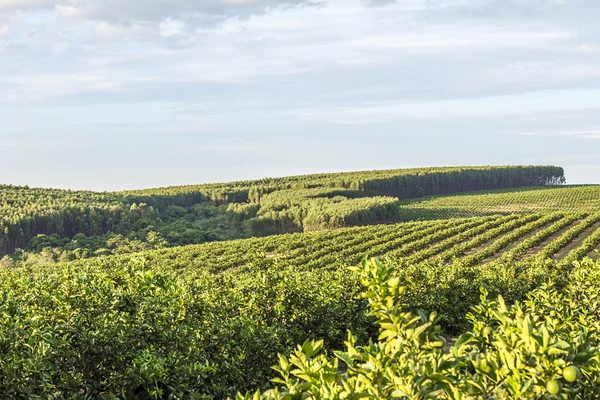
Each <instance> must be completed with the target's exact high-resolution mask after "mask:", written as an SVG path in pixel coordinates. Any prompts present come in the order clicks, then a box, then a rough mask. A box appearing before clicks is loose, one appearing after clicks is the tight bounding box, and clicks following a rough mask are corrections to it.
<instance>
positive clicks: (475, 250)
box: [459, 220, 537, 258]
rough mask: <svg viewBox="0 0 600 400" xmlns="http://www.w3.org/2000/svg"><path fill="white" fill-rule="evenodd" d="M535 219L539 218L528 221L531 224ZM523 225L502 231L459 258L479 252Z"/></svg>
mask: <svg viewBox="0 0 600 400" xmlns="http://www.w3.org/2000/svg"><path fill="white" fill-rule="evenodd" d="M535 221H537V220H534V221H529V222H527V223H528V224H529V223H532V222H535ZM522 226H523V225H520V226H519V225H517V226H515V227H513V228H512V229H510V230H509V231H506V232H503V233H500V234H498V235H496V236H494V237H493V238H490V239H489V240H488V241H486V242H484V243H482V244H480V245H478V246H476V247H472V248H470V249H469V250H467V251H465V252H464V253H463V254H462V255H460V257H459V258H463V257H469V256H471V255H473V254H475V253H478V252H479V251H481V250H483V249H485V248H486V247H488V246H489V245H490V244H492V243H494V242H495V241H496V240H498V239H499V238H501V237H502V236H505V235H509V234H510V233H511V232H512V231H514V230H515V229H519V228H520V227H522Z"/></svg>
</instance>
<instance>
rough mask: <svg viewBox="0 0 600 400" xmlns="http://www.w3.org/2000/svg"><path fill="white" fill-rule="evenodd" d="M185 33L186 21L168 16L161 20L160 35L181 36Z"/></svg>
mask: <svg viewBox="0 0 600 400" xmlns="http://www.w3.org/2000/svg"><path fill="white" fill-rule="evenodd" d="M184 34H185V22H183V21H180V20H177V19H172V18H167V19H165V20H163V21H161V22H160V35H161V36H162V37H167V38H168V37H172V36H181V35H184Z"/></svg>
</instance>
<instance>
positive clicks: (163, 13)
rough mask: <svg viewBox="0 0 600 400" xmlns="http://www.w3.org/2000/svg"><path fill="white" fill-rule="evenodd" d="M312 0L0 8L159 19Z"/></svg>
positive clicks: (31, 0) (74, 1)
mask: <svg viewBox="0 0 600 400" xmlns="http://www.w3.org/2000/svg"><path fill="white" fill-rule="evenodd" d="M311 3H314V1H313V0H201V1H197V0H127V1H122V0H0V10H1V9H4V10H12V11H14V10H51V9H57V10H59V11H60V12H61V14H63V15H65V16H66V15H68V16H70V17H75V16H77V17H79V18H84V19H89V20H96V21H112V22H115V21H117V22H124V21H161V20H162V19H164V18H165V17H176V16H193V15H202V14H206V15H219V16H224V17H231V16H249V15H253V14H260V13H263V12H265V11H266V10H268V9H273V8H277V7H289V6H301V5H307V4H311Z"/></svg>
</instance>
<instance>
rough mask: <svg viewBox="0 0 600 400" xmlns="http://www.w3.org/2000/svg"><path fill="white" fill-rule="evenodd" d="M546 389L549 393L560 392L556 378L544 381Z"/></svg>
mask: <svg viewBox="0 0 600 400" xmlns="http://www.w3.org/2000/svg"><path fill="white" fill-rule="evenodd" d="M546 390H547V391H548V393H550V394H558V392H560V383H558V381H557V380H556V379H551V380H549V381H548V383H546Z"/></svg>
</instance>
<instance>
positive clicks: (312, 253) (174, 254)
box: [99, 213, 600, 274]
mask: <svg viewBox="0 0 600 400" xmlns="http://www.w3.org/2000/svg"><path fill="white" fill-rule="evenodd" d="M598 224H600V213H594V214H589V215H588V214H585V213H550V214H520V215H519V214H517V215H515V214H513V215H490V216H486V217H476V218H463V219H450V220H436V221H419V222H409V223H400V224H394V225H375V226H367V227H354V228H346V229H338V230H331V231H323V232H310V233H299V234H287V235H276V236H269V237H265V238H250V239H243V240H235V241H227V242H214V243H208V244H203V245H193V246H186V247H180V248H171V249H163V250H158V251H149V252H144V253H137V254H133V255H123V256H117V257H118V258H119V259H122V260H128V259H130V258H132V257H133V258H140V259H143V260H144V262H145V263H146V264H148V265H156V264H163V263H164V264H167V265H169V266H170V268H173V269H181V270H182V271H184V272H185V273H186V274H187V273H192V274H203V273H209V274H215V273H220V272H222V271H226V270H228V269H231V268H239V267H243V266H245V265H247V264H248V263H251V262H252V260H254V259H256V257H259V256H260V255H261V254H262V255H266V257H268V258H271V259H273V260H275V261H276V262H278V263H280V264H285V265H290V266H294V267H295V268H298V269H304V270H311V269H313V268H320V267H327V266H329V265H332V264H340V263H341V264H355V263H357V262H358V261H360V259H361V258H362V257H364V256H365V255H366V254H368V255H371V256H390V257H392V258H404V259H407V260H408V261H410V262H412V263H420V262H423V261H427V260H435V261H436V262H451V261H452V260H454V259H457V260H461V261H462V263H464V264H465V265H471V266H474V265H477V264H481V263H486V262H490V261H492V260H494V259H500V261H506V262H512V261H521V260H523V259H525V258H533V257H536V256H546V257H551V256H553V257H554V259H555V260H557V261H560V260H561V259H563V258H564V259H565V260H567V261H566V262H568V261H569V260H572V259H574V258H577V257H578V256H579V255H587V254H588V253H590V252H592V251H593V250H594V249H595V245H594V243H595V241H594V239H590V240H591V241H590V240H587V239H588V236H590V237H592V238H595V237H596V235H598V234H600V233H598V232H596V231H595V230H594V229H595V228H600V226H599V225H598ZM590 230H591V231H590ZM584 234H585V235H584ZM569 247H571V248H570V249H569V251H567V252H564V254H562V257H559V256H558V254H560V252H561V250H562V249H567V248H569ZM571 253H572V254H571ZM99 262H102V261H101V260H100V261H99Z"/></svg>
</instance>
